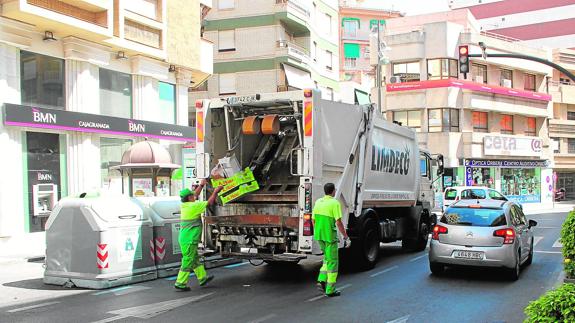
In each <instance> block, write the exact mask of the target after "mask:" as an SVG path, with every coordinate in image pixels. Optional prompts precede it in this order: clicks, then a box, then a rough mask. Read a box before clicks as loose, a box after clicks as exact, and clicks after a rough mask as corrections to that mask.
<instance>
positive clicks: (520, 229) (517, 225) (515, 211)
mask: <svg viewBox="0 0 575 323" xmlns="http://www.w3.org/2000/svg"><path fill="white" fill-rule="evenodd" d="M510 211H511V223H512V224H513V227H514V230H515V236H516V239H517V242H518V243H519V247H520V248H521V261H523V259H525V257H526V255H528V254H529V245H528V244H526V243H525V236H526V235H527V232H526V229H527V225H526V224H525V223H524V222H523V221H522V220H521V214H520V213H519V211H520V210H519V208H518V207H517V206H515V205H512V206H511V208H510Z"/></svg>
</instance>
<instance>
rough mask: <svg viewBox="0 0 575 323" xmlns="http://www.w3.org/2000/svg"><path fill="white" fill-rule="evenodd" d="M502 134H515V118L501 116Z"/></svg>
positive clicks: (505, 115) (506, 115)
mask: <svg viewBox="0 0 575 323" xmlns="http://www.w3.org/2000/svg"><path fill="white" fill-rule="evenodd" d="M500 126H501V133H502V134H506V135H512V134H513V116H512V115H508V114H502V115H501V121H500Z"/></svg>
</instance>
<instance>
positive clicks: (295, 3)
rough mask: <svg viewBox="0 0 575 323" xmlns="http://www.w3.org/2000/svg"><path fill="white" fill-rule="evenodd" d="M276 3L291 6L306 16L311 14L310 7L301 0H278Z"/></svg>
mask: <svg viewBox="0 0 575 323" xmlns="http://www.w3.org/2000/svg"><path fill="white" fill-rule="evenodd" d="M276 4H282V5H286V6H291V7H292V8H294V9H296V10H297V11H299V12H300V13H301V14H303V15H305V16H307V17H310V16H311V14H310V11H309V9H307V8H306V6H305V5H304V4H303V2H301V1H299V0H276Z"/></svg>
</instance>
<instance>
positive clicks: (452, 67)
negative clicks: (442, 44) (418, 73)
mask: <svg viewBox="0 0 575 323" xmlns="http://www.w3.org/2000/svg"><path fill="white" fill-rule="evenodd" d="M458 76H459V75H458V66H457V60H456V59H451V58H437V59H428V60H427V79H428V80H441V79H448V78H457V77H458Z"/></svg>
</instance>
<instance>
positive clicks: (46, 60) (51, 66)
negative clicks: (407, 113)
mask: <svg viewBox="0 0 575 323" xmlns="http://www.w3.org/2000/svg"><path fill="white" fill-rule="evenodd" d="M20 80H21V88H22V89H21V92H22V96H21V99H22V104H25V105H33V106H38V107H45V108H52V109H58V110H64V108H65V106H66V105H65V100H64V60H63V59H59V58H55V57H50V56H45V55H40V54H35V53H30V52H26V51H21V52H20Z"/></svg>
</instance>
